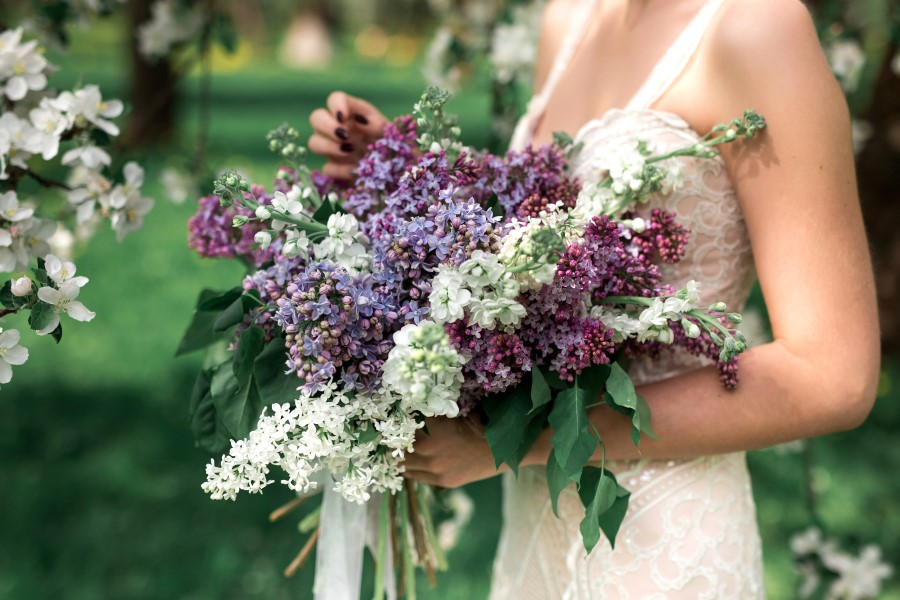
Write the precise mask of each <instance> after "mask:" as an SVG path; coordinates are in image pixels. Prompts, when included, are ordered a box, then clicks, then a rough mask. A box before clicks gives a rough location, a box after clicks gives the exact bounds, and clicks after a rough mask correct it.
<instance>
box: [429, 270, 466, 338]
mask: <svg viewBox="0 0 900 600" xmlns="http://www.w3.org/2000/svg"><path fill="white" fill-rule="evenodd" d="M471 300H472V292H471V291H469V289H468V288H467V287H466V281H465V278H464V277H463V274H462V273H460V272H459V271H457V270H456V269H454V268H453V267H451V266H449V265H445V264H442V265H441V266H440V267H438V272H437V274H436V275H435V277H434V279H432V280H431V293H430V294H429V296H428V304H429V306H430V307H431V316H432V317H433V318H434V320H435V321H437V322H438V323H453V322H454V321H458V320H459V319H462V318H463V315H464V310H465V307H466V306H468V305H469V302H471Z"/></svg>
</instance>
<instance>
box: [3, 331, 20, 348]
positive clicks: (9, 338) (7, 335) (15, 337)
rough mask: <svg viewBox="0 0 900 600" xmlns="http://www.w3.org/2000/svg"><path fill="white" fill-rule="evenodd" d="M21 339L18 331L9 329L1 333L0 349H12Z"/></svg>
mask: <svg viewBox="0 0 900 600" xmlns="http://www.w3.org/2000/svg"><path fill="white" fill-rule="evenodd" d="M20 337H21V336H20V335H19V331H18V330H17V329H7V330H6V331H4V332H3V333H0V348H12V347H13V346H15V345H17V344H18V343H19V338H20Z"/></svg>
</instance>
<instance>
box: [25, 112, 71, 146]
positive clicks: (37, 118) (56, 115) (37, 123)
mask: <svg viewBox="0 0 900 600" xmlns="http://www.w3.org/2000/svg"><path fill="white" fill-rule="evenodd" d="M28 117H29V118H30V119H31V124H32V125H33V126H34V132H33V134H32V136H31V140H30V142H31V144H32V145H33V148H34V151H35V152H39V153H40V154H41V156H42V157H43V158H44V160H50V159H51V158H53V157H54V156H56V155H57V154H58V153H59V139H60V136H61V135H62V133H63V132H64V131H65V130H66V129H68V128H69V121H68V119H67V118H66V115H65V114H63V112H62V111H60V110H59V108H57V107H56V106H55V105H54V104H53V103H52V102H50V101H48V99H47V98H44V99H43V100H41V103H40V104H39V105H38V107H37V108H33V109H31V112H29V113H28Z"/></svg>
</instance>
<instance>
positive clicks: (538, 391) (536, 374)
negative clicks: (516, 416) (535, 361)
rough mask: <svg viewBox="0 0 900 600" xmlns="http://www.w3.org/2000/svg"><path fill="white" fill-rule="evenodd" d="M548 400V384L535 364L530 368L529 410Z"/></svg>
mask: <svg viewBox="0 0 900 600" xmlns="http://www.w3.org/2000/svg"><path fill="white" fill-rule="evenodd" d="M548 402H550V386H549V385H547V380H546V379H544V375H543V374H542V373H541V370H540V369H539V368H538V367H537V365H535V366H534V367H533V368H532V369H531V407H532V408H531V412H534V411H536V410H537V409H539V408H540V407H542V406H544V405H545V404H547V403H548Z"/></svg>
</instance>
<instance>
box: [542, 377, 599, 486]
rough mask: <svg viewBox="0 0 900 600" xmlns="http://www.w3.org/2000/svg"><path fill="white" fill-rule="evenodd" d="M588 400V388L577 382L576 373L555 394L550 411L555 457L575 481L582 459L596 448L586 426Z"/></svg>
mask: <svg viewBox="0 0 900 600" xmlns="http://www.w3.org/2000/svg"><path fill="white" fill-rule="evenodd" d="M589 401H590V398H589V397H588V390H586V389H585V388H582V387H579V386H578V378H577V377H576V378H575V383H574V385H573V386H572V387H570V388H569V389H567V390H563V391H562V392H560V393H559V395H558V396H557V397H556V401H555V402H554V404H553V410H552V411H551V412H550V425H551V426H552V427H553V438H552V440H551V442H552V443H553V450H554V453H555V456H556V460H557V462H558V463H559V466H560V468H561V469H562V470H563V472H564V473H565V474H566V477H568V478H569V479H571V480H572V481H574V482H575V483H578V482H579V481H580V480H581V473H582V470H583V469H584V465H585V463H587V462H588V461H589V460H590V458H591V455H593V454H594V450H596V449H597V437H596V436H595V435H594V432H593V431H591V430H590V428H589V421H588V415H587V404H588V402H589Z"/></svg>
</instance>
